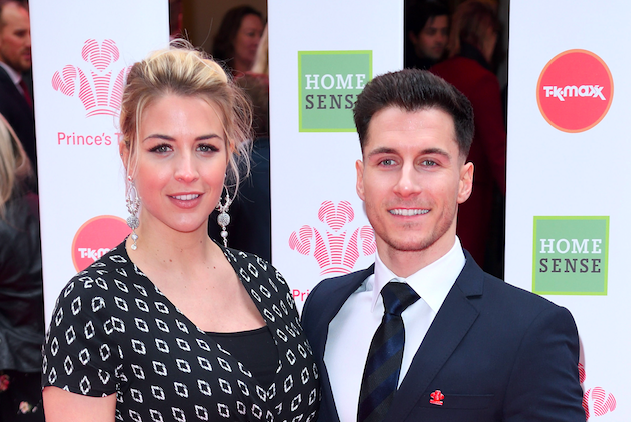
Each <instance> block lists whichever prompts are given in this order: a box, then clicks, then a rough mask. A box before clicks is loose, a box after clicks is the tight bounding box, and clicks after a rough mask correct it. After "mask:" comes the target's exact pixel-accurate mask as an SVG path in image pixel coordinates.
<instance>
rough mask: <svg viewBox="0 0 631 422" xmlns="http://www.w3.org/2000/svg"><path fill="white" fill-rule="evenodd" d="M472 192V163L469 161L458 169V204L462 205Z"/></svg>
mask: <svg viewBox="0 0 631 422" xmlns="http://www.w3.org/2000/svg"><path fill="white" fill-rule="evenodd" d="M472 190H473V163H472V162H471V161H469V162H468V163H464V164H463V165H462V167H461V168H460V181H459V184H458V203H459V204H462V203H463V202H465V201H466V200H467V199H469V197H470V196H471V191H472Z"/></svg>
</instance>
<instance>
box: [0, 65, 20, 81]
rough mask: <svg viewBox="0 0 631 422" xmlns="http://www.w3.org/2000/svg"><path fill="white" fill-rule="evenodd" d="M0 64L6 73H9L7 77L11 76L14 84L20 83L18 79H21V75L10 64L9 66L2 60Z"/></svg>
mask: <svg viewBox="0 0 631 422" xmlns="http://www.w3.org/2000/svg"><path fill="white" fill-rule="evenodd" d="M0 66H2V68H3V69H4V70H5V71H6V72H7V74H8V75H9V78H11V80H12V81H13V83H14V84H15V85H17V84H19V83H20V81H21V80H22V75H20V74H19V73H18V72H16V71H15V70H13V68H12V67H11V66H9V65H8V64H6V63H4V62H0Z"/></svg>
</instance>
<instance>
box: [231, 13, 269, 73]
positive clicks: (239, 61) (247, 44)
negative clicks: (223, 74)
mask: <svg viewBox="0 0 631 422" xmlns="http://www.w3.org/2000/svg"><path fill="white" fill-rule="evenodd" d="M262 33H263V22H262V21H261V18H259V17H258V16H257V15H245V16H244V17H243V19H241V26H239V30H238V31H237V35H236V37H235V39H234V67H235V69H236V70H240V71H244V72H245V71H248V70H250V69H251V68H252V64H253V63H254V58H255V57H256V49H257V48H258V46H259V42H260V41H261V34H262ZM244 67H245V68H244Z"/></svg>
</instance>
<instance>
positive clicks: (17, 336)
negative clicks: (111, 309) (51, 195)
mask: <svg viewBox="0 0 631 422" xmlns="http://www.w3.org/2000/svg"><path fill="white" fill-rule="evenodd" d="M33 177H34V176H33V172H32V170H31V164H30V162H29V159H28V157H27V155H26V153H25V152H24V148H23V147H22V145H21V144H20V141H19V140H18V138H17V137H16V135H15V132H13V130H12V129H11V127H10V126H9V125H8V123H7V121H6V120H5V119H4V117H2V116H1V115H0V421H1V422H9V421H43V420H44V416H43V415H44V413H43V410H42V405H41V398H42V393H41V388H40V383H41V367H42V355H41V345H42V343H43V342H44V302H43V293H42V256H41V251H40V236H39V213H38V200H37V195H35V194H34V193H33V192H31V191H30V190H29V188H28V186H29V184H30V182H31V179H32V178H33Z"/></svg>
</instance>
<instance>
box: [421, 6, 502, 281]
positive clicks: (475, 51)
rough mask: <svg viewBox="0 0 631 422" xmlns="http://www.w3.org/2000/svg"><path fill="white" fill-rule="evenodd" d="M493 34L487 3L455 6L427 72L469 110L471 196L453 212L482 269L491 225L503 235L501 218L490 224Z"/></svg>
mask: <svg viewBox="0 0 631 422" xmlns="http://www.w3.org/2000/svg"><path fill="white" fill-rule="evenodd" d="M499 30H500V22H499V20H498V18H497V14H496V8H495V4H494V3H493V2H492V1H489V0H468V1H465V2H463V3H461V4H460V5H459V6H458V8H457V9H456V12H455V14H454V16H453V19H452V28H451V35H450V40H449V47H448V49H449V56H450V58H449V59H447V60H445V61H444V62H442V63H439V64H437V65H435V66H433V67H432V68H431V69H430V71H431V72H433V73H434V74H436V75H438V76H440V77H442V78H443V79H445V80H446V81H447V82H449V83H451V84H452V85H454V86H455V87H456V88H457V89H458V90H459V91H460V92H462V93H463V94H465V96H466V97H467V98H468V99H469V101H471V105H472V106H473V112H474V117H475V134H474V138H473V144H472V145H471V150H470V151H469V160H470V161H472V162H473V164H474V166H475V177H474V179H473V192H472V194H471V197H470V198H469V200H468V201H467V202H465V203H464V204H462V205H461V207H460V210H459V214H458V227H457V233H458V236H459V237H460V241H461V242H462V246H463V247H464V248H465V249H467V250H468V251H469V252H470V253H471V255H472V256H473V258H474V259H475V260H476V262H478V263H479V264H480V266H482V268H484V269H485V270H487V271H491V270H490V268H489V263H490V262H492V261H493V260H492V259H490V257H487V254H486V251H487V245H488V244H489V241H490V240H491V238H490V236H489V234H490V233H491V225H492V224H493V225H497V226H499V229H498V230H494V232H496V233H500V234H499V236H502V237H503V225H504V222H503V219H501V220H502V221H499V220H500V219H497V220H498V221H491V215H492V208H493V200H494V194H495V192H497V195H500V196H501V197H502V198H503V197H504V195H506V128H505V126H504V117H503V113H502V103H501V97H500V87H499V82H498V80H497V77H496V76H495V74H494V73H493V72H492V71H491V58H492V57H493V52H494V50H495V44H496V42H497V35H498V32H499ZM502 241H503V239H502ZM502 249H503V248H502ZM494 275H496V276H502V274H494Z"/></svg>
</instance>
